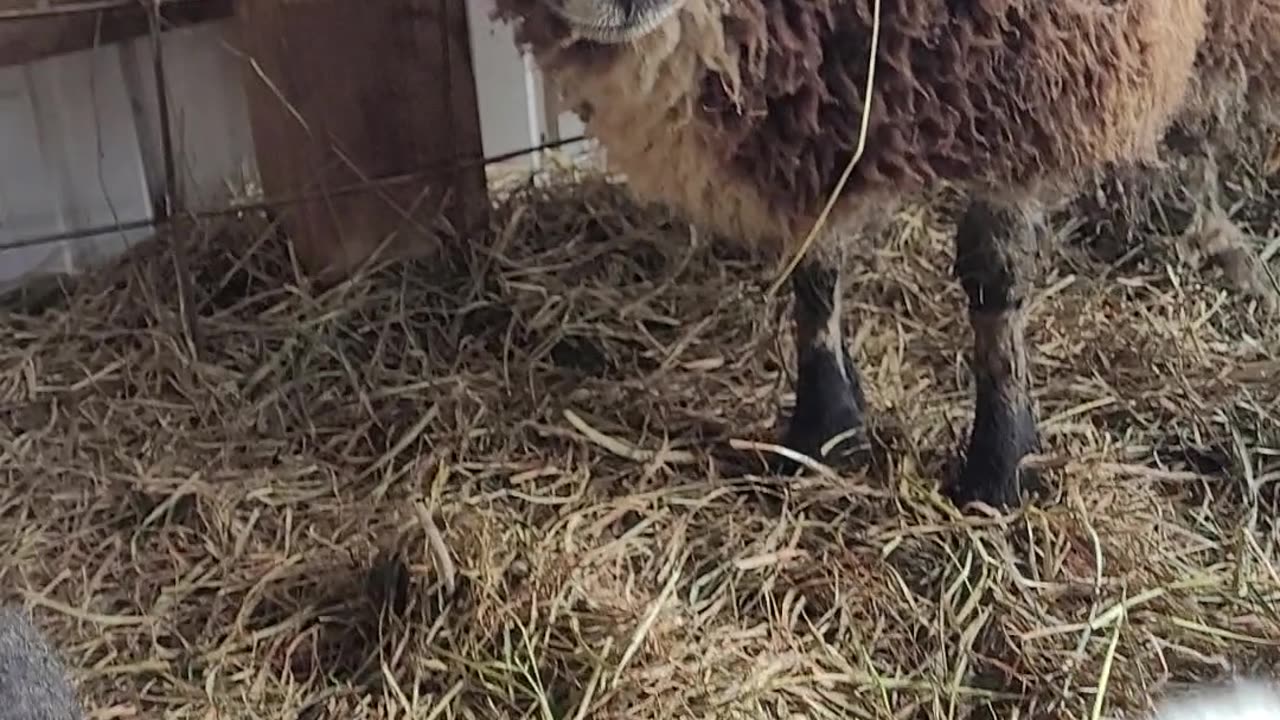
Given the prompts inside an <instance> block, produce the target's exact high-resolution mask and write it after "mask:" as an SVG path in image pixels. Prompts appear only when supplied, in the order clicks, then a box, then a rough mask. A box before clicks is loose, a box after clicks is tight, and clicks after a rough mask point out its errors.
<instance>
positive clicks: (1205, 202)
mask: <svg viewBox="0 0 1280 720" xmlns="http://www.w3.org/2000/svg"><path fill="white" fill-rule="evenodd" d="M1216 144H1217V143H1215V142H1214V141H1212V140H1211V139H1210V138H1209V137H1207V136H1205V135H1204V134H1203V133H1201V134H1195V133H1192V134H1190V135H1189V136H1188V137H1185V138H1182V145H1183V146H1185V147H1184V148H1183V152H1184V154H1185V156H1186V159H1185V161H1184V165H1185V167H1184V169H1183V176H1182V180H1183V185H1184V187H1185V188H1186V192H1187V193H1188V194H1189V195H1190V197H1191V199H1192V201H1193V203H1194V206H1195V207H1194V211H1193V212H1194V214H1193V217H1192V219H1191V222H1190V224H1189V225H1188V227H1187V229H1186V231H1185V232H1184V234H1183V237H1182V241H1183V242H1185V243H1187V245H1188V246H1189V247H1188V248H1187V249H1188V250H1189V251H1190V252H1191V254H1192V255H1193V256H1195V258H1196V259H1198V260H1199V261H1201V263H1202V264H1208V265H1212V266H1216V267H1217V268H1218V269H1219V270H1220V271H1221V272H1222V275H1223V279H1224V280H1225V282H1226V285H1227V287H1228V288H1229V289H1230V290H1231V291H1232V292H1234V293H1237V294H1239V295H1242V296H1244V297H1246V298H1254V299H1256V300H1258V301H1259V302H1260V303H1261V304H1262V307H1263V308H1264V309H1265V310H1270V311H1272V312H1280V285H1277V282H1276V279H1275V278H1273V277H1271V273H1270V272H1269V271H1268V268H1267V266H1266V263H1265V262H1264V261H1263V259H1262V257H1261V256H1260V255H1259V254H1258V253H1257V252H1255V250H1254V246H1261V245H1262V243H1261V242H1258V241H1257V239H1256V238H1254V237H1251V236H1250V235H1249V234H1248V233H1246V232H1245V230H1244V229H1243V228H1242V227H1240V225H1238V224H1237V223H1236V222H1235V221H1234V220H1232V219H1231V216H1230V213H1228V212H1227V210H1226V209H1225V208H1224V207H1223V206H1222V183H1221V180H1220V175H1219V170H1218V166H1219V161H1218V154H1219V150H1218V149H1217V148H1216V147H1215V145H1216Z"/></svg>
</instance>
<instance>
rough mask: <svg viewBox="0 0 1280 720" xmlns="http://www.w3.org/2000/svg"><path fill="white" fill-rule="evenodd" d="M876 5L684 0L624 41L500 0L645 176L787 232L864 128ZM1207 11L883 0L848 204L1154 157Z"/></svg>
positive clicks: (752, 225) (632, 172) (666, 192)
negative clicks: (577, 34)
mask: <svg viewBox="0 0 1280 720" xmlns="http://www.w3.org/2000/svg"><path fill="white" fill-rule="evenodd" d="M873 3H874V0H686V2H684V4H683V5H682V6H681V8H680V10H679V11H678V12H677V13H676V14H675V15H673V16H672V18H670V19H669V20H668V21H666V22H665V23H664V24H663V25H662V26H660V27H659V28H658V29H657V30H656V31H655V32H653V33H651V34H649V35H646V36H645V37H643V38H641V39H640V40H638V41H636V42H633V43H630V44H624V45H617V46H598V45H593V44H590V43H585V42H577V43H574V42H566V38H567V37H568V29H567V27H566V26H565V25H564V24H563V22H562V21H561V20H560V19H559V18H558V17H557V16H556V15H555V14H554V13H552V12H550V11H549V10H548V9H546V8H545V7H544V6H543V4H542V0H498V3H497V4H498V15H499V16H500V17H507V18H513V19H516V21H517V23H516V25H517V30H516V32H517V40H518V41H519V42H520V43H522V44H525V45H527V46H530V47H531V48H532V49H533V51H534V53H535V55H536V56H537V57H538V60H539V62H540V64H541V65H542V67H543V68H544V69H545V70H546V71H547V72H548V74H549V75H550V76H551V77H552V78H553V79H554V80H555V83H556V87H557V89H558V90H559V91H560V93H561V94H562V96H563V97H564V98H565V100H566V101H567V102H568V103H569V105H570V107H573V108H575V109H576V110H578V111H579V112H580V113H581V114H582V115H583V116H584V117H585V119H586V120H587V126H588V132H589V133H590V134H592V135H593V136H595V137H596V138H598V139H599V140H600V141H601V143H602V144H603V146H604V147H605V148H606V149H607V152H608V155H609V160H610V163H611V165H613V166H614V168H615V169H617V170H620V171H622V172H623V173H624V174H625V175H626V176H627V179H628V181H629V183H630V185H631V186H632V188H633V189H634V190H635V191H636V192H637V193H638V194H640V195H642V196H645V197H649V198H653V199H657V200H662V201H665V202H667V203H670V204H671V205H673V206H674V207H676V208H678V209H680V210H682V211H684V212H686V213H688V214H689V215H691V216H692V217H693V218H695V219H697V220H699V221H700V222H703V223H706V224H707V225H709V226H710V227H712V228H714V229H716V230H718V231H720V232H723V233H726V234H731V235H736V236H738V237H740V238H743V239H745V240H753V241H756V242H764V243H777V242H779V241H781V242H787V241H791V240H794V239H796V238H797V235H798V234H803V233H804V232H805V231H807V229H808V226H809V224H810V223H811V222H812V221H813V220H814V219H815V217H816V215H817V213H818V212H819V211H820V209H821V206H822V205H823V203H825V202H826V199H827V195H828V194H829V193H830V192H831V191H832V190H833V189H834V187H835V185H836V183H837V181H838V179H839V177H840V175H841V174H842V173H843V172H844V170H845V168H846V166H847V165H848V163H849V160H850V159H851V158H852V156H853V153H854V150H855V148H856V147H857V145H858V136H859V132H860V130H861V126H862V116H863V104H864V100H863V94H864V91H865V88H866V84H867V83H866V81H867V73H868V69H869V60H870V58H869V55H870V42H871V36H872V27H873ZM1206 17H1207V15H1206V0H882V6H881V18H880V23H879V47H878V52H877V63H876V68H875V83H874V87H873V89H872V105H871V112H870V116H869V120H868V125H867V142H866V149H865V152H864V154H863V156H862V158H861V159H860V161H859V163H858V166H857V167H856V168H855V170H854V172H853V174H852V175H851V177H850V179H849V182H848V184H847V186H846V188H845V191H844V194H843V195H842V197H841V200H840V203H839V204H838V206H837V211H838V214H837V218H838V219H839V220H843V221H850V220H858V219H860V220H863V221H866V220H870V219H871V218H872V217H874V216H875V215H879V214H882V213H883V210H884V207H885V203H886V202H887V201H889V200H892V199H895V198H897V197H899V196H902V195H904V194H909V193H912V192H916V191H922V190H928V189H929V188H931V187H933V186H934V184H935V183H936V182H937V181H951V182H955V183H958V184H960V185H962V186H963V187H967V188H970V189H974V190H978V191H984V192H995V193H1009V192H1015V193H1019V192H1035V191H1037V190H1038V189H1039V188H1041V187H1046V186H1056V185H1058V184H1060V183H1071V182H1074V181H1075V180H1076V179H1078V178H1079V177H1080V176H1081V174H1082V173H1084V172H1087V171H1091V170H1093V169H1094V168H1096V167H1097V166H1098V165H1099V164H1101V163H1108V162H1127V161H1132V160H1137V159H1146V158H1151V157H1154V156H1155V155H1156V148H1157V147H1158V143H1159V140H1160V137H1161V135H1162V133H1163V132H1164V130H1165V129H1166V128H1167V127H1168V125H1169V123H1170V122H1171V120H1172V118H1173V116H1174V115H1175V114H1176V113H1177V112H1178V110H1179V107H1180V105H1181V104H1182V103H1183V101H1184V99H1185V98H1186V97H1187V96H1188V94H1189V88H1190V80H1191V76H1192V70H1193V67H1194V65H1195V61H1196V56H1197V49H1198V48H1199V46H1200V44H1201V41H1202V40H1203V39H1204V32H1205V27H1206Z"/></svg>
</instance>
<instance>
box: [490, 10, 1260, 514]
mask: <svg viewBox="0 0 1280 720" xmlns="http://www.w3.org/2000/svg"><path fill="white" fill-rule="evenodd" d="M557 1H558V0H498V15H499V16H500V17H506V18H511V19H514V20H515V21H516V25H517V40H518V41H519V42H520V43H522V44H525V45H528V46H530V47H531V48H532V49H533V51H534V53H535V55H536V57H537V59H538V61H539V63H540V65H541V66H542V67H543V69H544V70H545V71H546V72H548V73H549V74H550V75H551V76H552V77H553V78H554V79H555V83H556V87H557V88H559V90H560V91H561V93H562V95H563V96H564V98H565V99H566V100H567V101H568V103H569V104H570V106H571V107H574V108H576V109H578V110H579V111H580V112H581V113H582V114H583V116H584V118H585V119H586V120H587V127H588V131H589V132H590V133H591V134H592V135H593V136H595V137H596V138H597V139H598V140H600V142H601V143H602V144H603V146H604V147H605V148H606V149H607V152H608V156H609V160H610V163H611V164H612V165H613V166H614V167H615V168H616V169H617V170H620V171H622V172H623V173H625V175H626V177H627V180H628V183H629V184H630V186H631V188H632V190H633V191H634V192H636V193H637V194H638V195H640V196H642V197H645V198H648V199H654V200H660V201H665V202H667V203H668V204H669V205H671V206H673V207H674V208H676V209H679V210H681V211H683V212H685V213H686V214H687V215H688V216H689V217H690V219H692V220H693V221H695V222H697V223H699V224H700V225H702V226H704V227H707V228H709V229H712V230H715V231H718V232H719V233H721V234H724V235H728V236H732V237H737V238H739V239H741V240H743V241H746V242H751V243H754V244H756V245H757V246H760V247H763V248H766V249H770V250H772V251H775V252H780V253H787V252H790V251H793V250H795V249H796V242H797V241H798V240H800V239H801V238H803V237H804V236H805V234H806V233H807V231H808V230H809V229H810V227H811V226H812V223H813V222H814V221H815V219H816V216H817V214H818V213H819V211H820V209H821V207H822V206H823V204H824V203H825V202H826V201H827V197H828V195H829V193H831V192H832V191H833V190H834V189H835V186H836V184H837V180H838V178H839V177H840V175H841V174H842V173H843V172H844V170H845V168H846V167H847V166H848V164H849V162H850V159H851V158H852V156H853V153H854V151H855V148H856V147H857V144H858V139H859V132H860V130H861V128H862V125H863V106H864V97H863V94H864V92H865V88H866V84H867V82H866V81H867V75H868V71H869V64H868V63H869V54H870V49H871V40H872V35H873V30H875V29H878V33H879V34H878V37H879V45H878V51H877V54H876V66H875V82H874V86H873V89H872V93H873V95H872V104H871V112H870V113H869V117H868V118H867V144H866V149H865V153H864V155H863V156H862V157H861V159H860V161H859V163H858V164H857V166H856V168H855V170H854V172H853V174H852V176H851V178H850V181H849V183H848V184H847V186H846V187H845V188H844V190H843V193H842V195H841V196H840V198H839V201H838V203H837V204H836V212H835V214H834V215H833V217H832V221H831V223H830V225H829V226H828V230H827V232H826V233H825V234H824V235H823V237H822V242H820V244H819V247H818V248H817V250H816V252H814V253H813V254H811V255H810V256H809V257H808V258H806V260H805V261H804V262H803V263H802V264H801V266H800V267H799V268H798V270H797V272H796V274H795V276H794V277H793V296H794V299H795V304H796V308H795V310H794V321H795V324H796V333H795V337H796V353H797V367H798V376H797V380H796V395H797V400H796V409H795V413H794V415H793V417H792V420H791V424H790V427H789V428H788V430H787V432H786V436H785V442H786V443H787V445H789V446H790V447H792V448H793V449H796V450H800V451H802V452H805V453H807V454H810V455H812V456H815V457H817V456H819V455H821V454H822V448H823V446H824V445H825V444H826V443H827V441H828V440H829V439H830V438H832V437H833V436H835V435H839V434H842V433H844V432H845V431H847V430H850V429H854V428H859V427H861V425H862V422H863V412H864V410H865V407H864V397H863V394H862V386H861V383H860V380H859V378H858V373H857V369H856V367H855V366H854V363H853V361H852V358H851V357H850V355H849V353H848V352H847V351H846V350H845V347H844V345H845V343H844V332H843V328H842V314H841V307H840V291H839V272H838V269H839V266H840V260H841V255H842V253H844V252H847V251H848V250H849V249H850V248H851V247H854V245H853V244H852V243H851V242H849V241H850V240H855V239H858V238H861V237H866V236H867V234H868V229H869V227H871V225H872V223H873V222H874V221H875V220H877V219H878V218H882V217H883V216H884V215H885V214H886V210H887V208H889V207H890V206H891V204H892V203H894V202H895V201H898V200H901V199H904V198H907V197H910V196H913V195H917V194H920V193H925V192H928V191H931V190H933V189H935V188H938V187H940V186H941V185H942V184H944V183H946V184H949V185H952V186H955V187H958V188H960V189H962V190H964V191H966V192H967V193H968V195H969V198H970V206H969V208H968V209H967V211H966V212H965V214H964V217H963V219H961V221H960V223H959V229H958V232H957V235H956V254H957V262H956V266H955V269H954V271H955V274H956V276H957V279H958V280H960V282H961V284H962V285H963V287H964V289H965V292H966V295H967V296H968V299H969V312H970V319H971V325H972V327H973V330H974V341H975V346H974V359H973V365H974V367H973V373H974V379H975V388H976V398H975V399H976V410H975V417H974V423H973V430H972V433H973V434H972V437H971V438H970V443H969V452H968V457H967V458H966V462H965V466H964V470H963V471H962V473H961V475H960V477H959V478H957V479H956V480H955V482H953V483H952V484H951V486H950V488H949V492H950V494H951V496H952V497H953V499H955V500H957V501H967V500H978V501H983V502H986V503H989V504H998V505H1010V504H1016V503H1018V502H1019V501H1020V497H1021V493H1022V492H1023V491H1024V490H1027V489H1029V488H1032V487H1034V485H1035V484H1036V482H1035V481H1036V478H1035V477H1034V474H1033V473H1030V472H1028V471H1026V470H1025V469H1024V468H1023V467H1022V465H1021V462H1020V461H1021V460H1022V459H1023V458H1024V457H1025V456H1026V455H1028V454H1030V453H1034V452H1036V451H1037V449H1038V448H1039V435H1038V433H1037V431H1036V427H1035V426H1036V421H1035V412H1034V408H1033V406H1032V401H1031V397H1032V395H1031V393H1030V374H1031V373H1030V365H1029V362H1028V354H1027V350H1026V346H1027V343H1026V341H1025V337H1024V330H1023V327H1024V324H1025V318H1024V304H1025V300H1026V298H1027V295H1028V291H1029V287H1030V282H1031V280H1032V279H1033V278H1032V277H1031V275H1032V269H1033V258H1034V255H1035V253H1034V247H1035V244H1036V242H1037V241H1038V239H1039V237H1040V236H1041V234H1042V233H1043V229H1042V218H1041V209H1042V208H1041V206H1042V204H1044V203H1045V202H1055V203H1056V202H1057V201H1060V200H1062V199H1063V198H1064V197H1065V194H1066V193H1068V192H1070V191H1071V190H1072V189H1073V187H1075V185H1076V183H1077V182H1078V181H1079V180H1081V179H1083V178H1085V177H1088V176H1090V175H1093V174H1095V173H1096V172H1098V171H1100V170H1102V169H1103V168H1104V167H1105V166H1107V165H1109V164H1111V165H1125V164H1131V163H1134V162H1137V161H1147V160H1153V159H1155V158H1156V155H1157V147H1158V145H1159V143H1160V140H1161V137H1162V136H1163V134H1164V133H1165V131H1166V130H1167V128H1168V127H1169V126H1170V124H1171V122H1172V121H1173V119H1174V118H1175V116H1177V115H1178V114H1179V113H1183V112H1187V111H1188V108H1189V107H1191V98H1192V97H1193V96H1194V95H1195V93H1196V92H1198V93H1199V96H1200V97H1202V98H1204V99H1205V102H1206V103H1207V102H1208V100H1209V99H1210V98H1211V97H1212V93H1210V92H1206V89H1211V86H1210V85H1208V84H1200V85H1197V86H1195V87H1194V88H1193V83H1194V82H1195V81H1196V80H1197V76H1196V75H1195V70H1196V67H1197V66H1196V62H1197V59H1199V61H1200V63H1201V66H1202V67H1205V68H1208V67H1217V66H1219V65H1221V66H1222V67H1224V68H1225V67H1227V66H1228V65H1229V63H1228V62H1227V61H1228V60H1229V59H1230V58H1229V57H1227V56H1222V57H1219V56H1218V55H1215V54H1214V53H1216V52H1217V51H1216V50H1214V51H1210V50H1205V49H1204V45H1205V42H1204V41H1205V32H1206V29H1207V28H1210V27H1217V28H1218V31H1219V32H1223V33H1226V32H1228V29H1229V28H1230V27H1231V26H1232V25H1233V24H1234V23H1236V22H1238V21H1239V20H1238V18H1245V17H1250V16H1249V15H1248V13H1247V12H1245V11H1246V10H1248V9H1249V8H1250V7H1251V3H1259V4H1261V3H1264V2H1268V1H1271V0H881V17H880V22H879V24H878V27H876V28H873V8H874V3H875V0H685V1H684V2H683V3H682V4H681V5H680V6H679V9H678V10H676V11H675V12H674V14H672V15H671V17H669V18H668V19H667V20H666V21H665V22H663V23H661V24H660V25H659V26H658V27H657V29H655V30H653V31H652V32H648V33H647V34H645V35H643V36H642V37H639V38H638V39H634V40H633V41H630V42H626V43H619V44H614V45H599V44H593V43H590V42H586V41H582V40H580V39H578V38H577V37H576V36H575V35H574V34H573V29H572V28H570V27H568V26H567V25H566V24H565V22H564V21H562V20H561V18H560V16H559V15H558V14H556V13H555V12H552V11H551V10H550V9H549V8H548V7H547V3H549V2H557ZM618 1H619V0H596V2H599V3H610V2H618ZM1214 2H1218V3H1234V5H1231V6H1230V7H1231V8H1232V10H1231V11H1230V12H1229V11H1228V10H1227V8H1226V6H1225V5H1222V6H1213V7H1212V8H1211V7H1210V3H1214ZM581 4H582V3H578V5H579V6H581ZM613 9H614V10H616V8H613ZM1210 10H1212V12H1210ZM614 14H615V15H616V14H617V13H616V12H615V13H614ZM1213 23H1218V25H1217V26H1214V25H1213ZM1259 32H1261V31H1259ZM1239 42H1240V43H1243V45H1242V46H1241V47H1242V48H1243V49H1240V48H1237V50H1236V51H1235V52H1237V53H1246V54H1247V53H1249V52H1254V53H1258V52H1259V51H1258V48H1263V47H1266V41H1265V38H1263V37H1262V36H1261V35H1258V36H1256V37H1253V39H1249V38H1243V39H1240V40H1239ZM1250 43H1254V44H1250ZM1259 57H1260V55H1259Z"/></svg>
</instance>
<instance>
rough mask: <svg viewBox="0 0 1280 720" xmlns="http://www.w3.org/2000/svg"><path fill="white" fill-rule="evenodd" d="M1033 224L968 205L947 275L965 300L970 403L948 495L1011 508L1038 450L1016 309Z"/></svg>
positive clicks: (1028, 482) (1030, 485)
mask: <svg viewBox="0 0 1280 720" xmlns="http://www.w3.org/2000/svg"><path fill="white" fill-rule="evenodd" d="M1036 232H1037V227H1036V222H1035V218H1034V217H1033V216H1032V215H1031V214H1030V212H1029V211H1028V209H1026V208H1022V207H1017V206H1013V207H1002V206H995V205H992V204H990V203H986V202H974V203H972V204H971V205H970V207H969V209H968V211H967V212H966V213H965V217H964V219H963V220H962V221H961V224H960V227H959V229H958V232H957V234H956V261H955V274H956V277H957V278H958V279H959V280H960V282H961V284H962V285H963V286H964V290H965V294H966V295H968V298H969V320H970V324H971V325H972V327H973V333H974V354H973V375H974V384H975V391H976V398H975V400H976V403H975V412H974V421H973V431H972V435H971V436H970V439H969V452H968V456H967V458H966V461H965V465H964V468H963V470H962V471H961V474H960V477H959V478H958V479H957V480H956V481H955V483H954V484H953V485H952V487H951V488H949V494H950V495H951V497H952V499H953V500H955V501H956V503H957V504H961V505H963V504H964V503H965V502H968V501H971V500H977V501H981V502H985V503H987V504H988V505H992V506H994V507H1000V506H1006V507H1007V506H1016V505H1018V504H1020V502H1021V490H1034V489H1035V486H1036V485H1038V478H1037V477H1036V476H1035V474H1034V473H1031V472H1028V471H1026V470H1021V469H1020V468H1019V463H1020V461H1021V460H1022V458H1023V457H1025V456H1026V455H1027V454H1028V453H1034V452H1038V451H1039V449H1040V439H1039V433H1038V431H1037V429H1036V418H1035V412H1034V408H1033V406H1032V402H1031V393H1030V372H1029V368H1028V361H1027V347H1026V340H1025V337H1024V323H1025V318H1024V312H1025V310H1024V302H1025V299H1026V294H1027V286H1028V283H1027V275H1028V274H1029V272H1030V270H1031V253H1032V250H1033V248H1032V245H1033V243H1034V242H1035V239H1036Z"/></svg>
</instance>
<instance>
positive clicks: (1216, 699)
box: [1151, 682, 1280, 720]
mask: <svg viewBox="0 0 1280 720" xmlns="http://www.w3.org/2000/svg"><path fill="white" fill-rule="evenodd" d="M1273 718H1280V694H1278V693H1277V692H1276V689H1275V688H1274V687H1270V686H1267V685H1264V684H1262V683H1257V682H1237V683H1234V684H1232V685H1230V686H1227V687H1220V688H1212V689H1207V688H1202V689H1201V690H1200V692H1198V693H1195V694H1191V695H1186V696H1182V697H1176V698H1170V699H1168V700H1166V701H1165V702H1164V703H1163V704H1162V705H1161V706H1160V708H1159V709H1158V710H1157V711H1156V714H1155V715H1154V716H1153V717H1152V718H1151V720H1272V719H1273Z"/></svg>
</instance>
